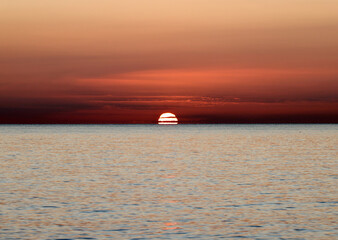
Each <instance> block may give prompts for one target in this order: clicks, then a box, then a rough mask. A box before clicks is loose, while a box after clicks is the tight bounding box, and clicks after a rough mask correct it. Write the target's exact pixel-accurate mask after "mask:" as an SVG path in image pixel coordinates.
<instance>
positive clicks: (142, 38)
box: [0, 0, 338, 123]
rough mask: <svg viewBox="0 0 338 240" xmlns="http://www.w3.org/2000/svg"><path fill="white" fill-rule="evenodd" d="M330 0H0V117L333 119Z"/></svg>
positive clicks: (335, 62)
mask: <svg viewBox="0 0 338 240" xmlns="http://www.w3.org/2000/svg"><path fill="white" fill-rule="evenodd" d="M337 13H338V1H337V0H283V1H281V0H170V1H169V0H123V1H121V0H116V1H115V0H97V1H92V0H58V1H55V0H29V1H27V0H1V1H0V123H19V122H20V123H24V122H27V123H28V122H31V123H54V122H55V123H76V122H78V123H101V122H102V123H103V122H105V123H131V122H135V123H151V122H156V120H157V118H158V116H159V115H160V113H162V112H167V111H171V112H174V113H176V114H177V115H178V118H179V120H180V121H181V122H338V101H337V100H338V97H337V96H338V30H337V29H338V14H337Z"/></svg>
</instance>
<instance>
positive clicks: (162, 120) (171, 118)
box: [158, 113, 178, 124]
mask: <svg viewBox="0 0 338 240" xmlns="http://www.w3.org/2000/svg"><path fill="white" fill-rule="evenodd" d="M177 123H178V119H177V118H176V116H175V114H173V113H162V114H161V116H160V117H159V119H158V124H177Z"/></svg>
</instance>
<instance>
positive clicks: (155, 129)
mask: <svg viewBox="0 0 338 240" xmlns="http://www.w3.org/2000/svg"><path fill="white" fill-rule="evenodd" d="M337 146H338V125H334V124H331V125H310V124H304V125H301V124H296V125H292V124H290V125H274V124H271V125H264V124H263V125H174V126H173V125H171V126H163V125H161V126H160V125H0V238H1V239H189V238H191V239H221V238H229V239H236V238H248V239H338V215H337V206H338V204H337V203H338V190H337V188H338V180H337V177H338V157H337V153H338V151H337V150H338V147H337Z"/></svg>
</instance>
